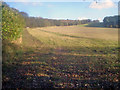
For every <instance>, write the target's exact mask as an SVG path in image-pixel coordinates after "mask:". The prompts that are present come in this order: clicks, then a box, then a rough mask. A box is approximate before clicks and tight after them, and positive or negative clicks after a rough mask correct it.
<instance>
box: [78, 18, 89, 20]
mask: <svg viewBox="0 0 120 90" xmlns="http://www.w3.org/2000/svg"><path fill="white" fill-rule="evenodd" d="M86 19H88V18H87V17H78V20H86Z"/></svg>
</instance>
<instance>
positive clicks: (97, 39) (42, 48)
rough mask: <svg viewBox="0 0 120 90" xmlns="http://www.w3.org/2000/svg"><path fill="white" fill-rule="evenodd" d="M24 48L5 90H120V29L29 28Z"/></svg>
mask: <svg viewBox="0 0 120 90" xmlns="http://www.w3.org/2000/svg"><path fill="white" fill-rule="evenodd" d="M23 47H25V48H27V49H28V50H26V52H24V54H23V55H22V57H21V59H20V60H18V61H16V65H14V67H13V68H12V70H11V71H10V70H9V71H8V72H9V75H8V76H7V75H6V77H7V79H5V80H4V82H5V85H4V87H7V86H8V87H18V88H52V87H53V88H84V87H88V88H120V87H119V84H120V75H119V71H120V63H119V60H118V49H119V48H118V29H115V28H95V27H80V26H58V27H43V28H28V29H26V30H25V31H24V35H23ZM8 72H6V73H8Z"/></svg>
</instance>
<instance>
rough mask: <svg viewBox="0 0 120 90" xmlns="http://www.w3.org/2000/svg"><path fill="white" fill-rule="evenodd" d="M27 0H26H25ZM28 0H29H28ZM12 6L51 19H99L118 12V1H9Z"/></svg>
mask: <svg viewBox="0 0 120 90" xmlns="http://www.w3.org/2000/svg"><path fill="white" fill-rule="evenodd" d="M24 1H25V0H24ZM27 1H28V0H27ZM7 4H8V5H9V6H10V7H14V8H16V9H18V10H19V11H24V12H26V13H28V14H29V16H37V17H39V16H40V17H43V18H50V19H74V20H76V19H80V20H81V19H88V18H89V19H92V20H93V19H98V20H100V21H102V20H103V18H104V17H105V16H113V15H117V14H118V5H117V4H118V3H117V2H113V1H112V0H104V2H98V3H96V2H95V1H94V2H29V1H28V2H7Z"/></svg>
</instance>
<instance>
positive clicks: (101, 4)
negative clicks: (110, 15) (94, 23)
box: [89, 0, 116, 9]
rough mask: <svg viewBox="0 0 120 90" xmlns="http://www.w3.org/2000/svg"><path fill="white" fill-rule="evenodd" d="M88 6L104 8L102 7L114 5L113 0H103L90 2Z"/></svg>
mask: <svg viewBox="0 0 120 90" xmlns="http://www.w3.org/2000/svg"><path fill="white" fill-rule="evenodd" d="M89 7H90V8H96V9H104V8H112V7H116V6H115V4H114V2H113V1H112V0H105V1H104V2H98V3H97V2H95V1H94V2H92V3H91V4H90V6H89Z"/></svg>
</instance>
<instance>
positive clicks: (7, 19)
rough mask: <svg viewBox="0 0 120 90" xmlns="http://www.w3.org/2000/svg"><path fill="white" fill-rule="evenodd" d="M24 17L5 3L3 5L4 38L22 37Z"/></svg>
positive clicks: (10, 39)
mask: <svg viewBox="0 0 120 90" xmlns="http://www.w3.org/2000/svg"><path fill="white" fill-rule="evenodd" d="M24 25H25V24H24V19H23V17H22V16H21V15H20V14H19V12H18V11H16V10H14V9H12V8H10V7H9V6H8V5H6V4H5V3H3V5H2V39H3V40H9V41H12V40H15V39H17V38H18V37H20V35H21V32H22V30H23V27H24Z"/></svg>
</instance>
